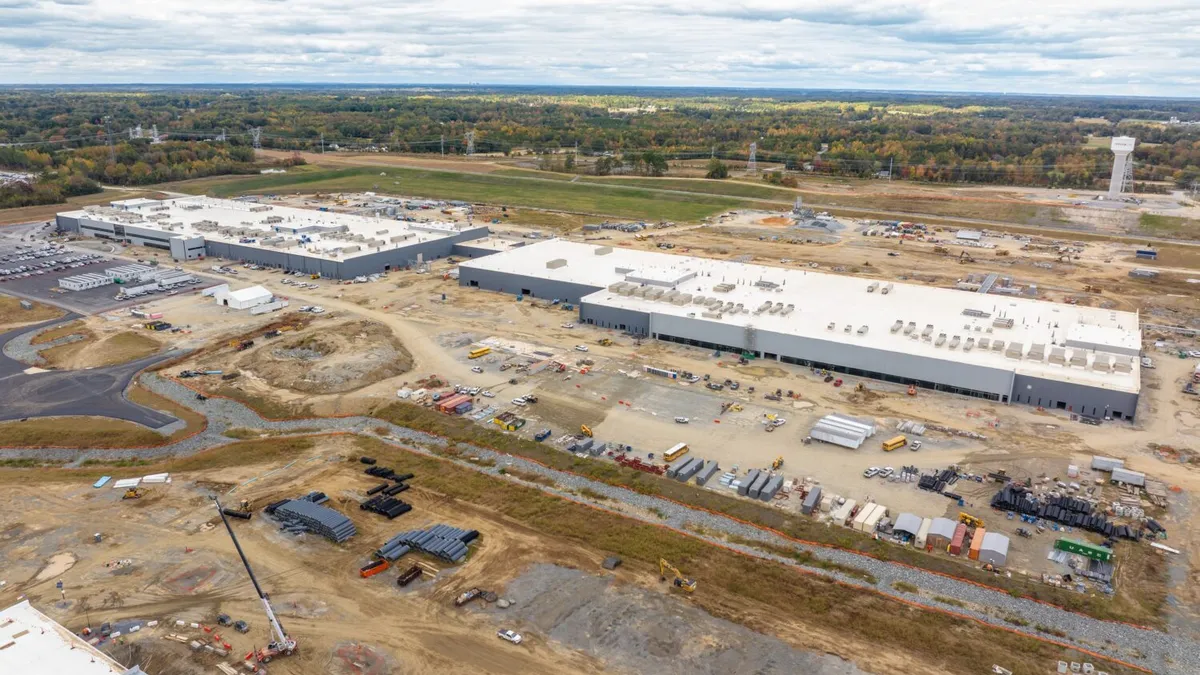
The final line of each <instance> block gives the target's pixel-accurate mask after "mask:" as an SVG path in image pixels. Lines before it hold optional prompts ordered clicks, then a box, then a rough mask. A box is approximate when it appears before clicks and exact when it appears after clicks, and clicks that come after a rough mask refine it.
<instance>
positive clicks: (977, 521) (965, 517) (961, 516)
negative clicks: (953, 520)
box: [958, 511, 983, 527]
mask: <svg viewBox="0 0 1200 675" xmlns="http://www.w3.org/2000/svg"><path fill="white" fill-rule="evenodd" d="M958 522H960V523H964V524H966V525H967V526H968V527H983V518H976V517H975V516H973V515H971V514H969V513H967V512H965V511H959V512H958Z"/></svg>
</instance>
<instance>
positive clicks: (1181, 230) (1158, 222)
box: [1138, 213, 1200, 239]
mask: <svg viewBox="0 0 1200 675" xmlns="http://www.w3.org/2000/svg"><path fill="white" fill-rule="evenodd" d="M1138 229H1140V230H1141V231H1142V232H1145V233H1146V234H1150V235H1154V236H1156V237H1172V238H1174V239H1200V220H1192V219H1191V218H1179V217H1177V216H1158V215H1154V214H1152V213H1143V214H1142V216H1141V218H1140V219H1139V220H1138Z"/></svg>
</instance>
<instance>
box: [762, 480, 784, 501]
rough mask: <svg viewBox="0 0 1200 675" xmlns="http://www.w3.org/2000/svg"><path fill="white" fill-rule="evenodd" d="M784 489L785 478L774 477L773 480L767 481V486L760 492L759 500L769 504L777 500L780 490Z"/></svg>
mask: <svg viewBox="0 0 1200 675" xmlns="http://www.w3.org/2000/svg"><path fill="white" fill-rule="evenodd" d="M782 487H783V476H772V477H771V479H770V480H768V481H767V484H766V485H764V486H763V487H762V489H761V490H759V493H758V498H759V499H761V500H763V501H764V502H769V501H771V500H772V499H774V498H775V495H776V494H778V493H779V490H780V488H782Z"/></svg>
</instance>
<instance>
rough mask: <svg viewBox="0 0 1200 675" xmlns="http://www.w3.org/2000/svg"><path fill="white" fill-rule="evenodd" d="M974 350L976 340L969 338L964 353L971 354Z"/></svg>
mask: <svg viewBox="0 0 1200 675" xmlns="http://www.w3.org/2000/svg"><path fill="white" fill-rule="evenodd" d="M974 348H975V338H973V337H969V338H967V341H966V342H964V343H963V351H964V352H969V351H971V350H972V349H974Z"/></svg>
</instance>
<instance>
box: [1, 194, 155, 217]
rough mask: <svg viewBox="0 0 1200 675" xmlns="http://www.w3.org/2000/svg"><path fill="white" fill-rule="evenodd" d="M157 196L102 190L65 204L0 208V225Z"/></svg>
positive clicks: (75, 198)
mask: <svg viewBox="0 0 1200 675" xmlns="http://www.w3.org/2000/svg"><path fill="white" fill-rule="evenodd" d="M158 196H161V193H159V192H155V191H153V190H145V191H140V190H104V191H102V192H97V193H96V194H94V195H83V196H81V197H71V198H69V199H67V201H66V203H65V204H44V205H42V206H23V207H21V208H17V209H0V225H12V224H14V223H36V222H38V221H47V220H53V219H54V214H56V213H62V212H63V211H71V210H74V209H82V208H83V207H85V206H91V205H93V204H107V203H109V202H111V201H113V200H115V199H135V198H137V197H150V198H154V197H158Z"/></svg>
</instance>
